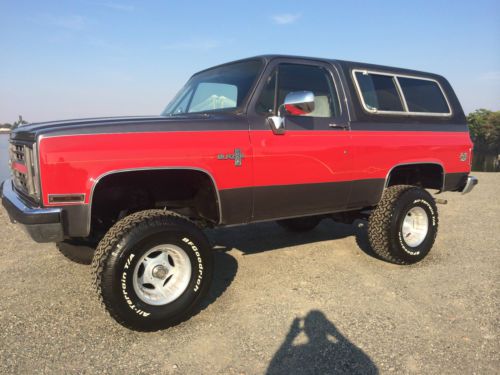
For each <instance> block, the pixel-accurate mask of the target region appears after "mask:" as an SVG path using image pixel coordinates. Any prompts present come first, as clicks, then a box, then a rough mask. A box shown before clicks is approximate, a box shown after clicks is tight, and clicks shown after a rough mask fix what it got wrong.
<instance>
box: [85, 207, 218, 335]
mask: <svg viewBox="0 0 500 375" xmlns="http://www.w3.org/2000/svg"><path fill="white" fill-rule="evenodd" d="M159 244H173V245H175V246H178V247H180V248H181V249H182V250H183V251H184V252H185V253H186V254H187V255H188V257H189V260H190V264H191V276H190V279H189V284H188V286H187V288H186V289H185V290H184V292H183V293H182V294H181V295H180V296H179V297H178V298H177V299H175V300H173V301H172V302H170V303H166V304H163V305H153V304H148V303H146V302H144V301H143V300H142V299H141V298H140V297H139V296H138V295H137V294H136V292H135V291H134V286H133V283H134V277H135V274H134V269H135V267H136V265H137V263H138V262H139V261H140V260H139V259H140V258H141V256H142V255H144V254H145V253H146V252H147V251H148V249H151V248H152V247H154V246H157V245H159ZM212 273H213V255H212V253H211V251H210V245H209V242H208V240H207V238H206V237H205V235H204V234H203V232H202V231H201V230H200V229H198V227H197V226H196V225H195V224H194V223H193V222H191V221H189V220H188V219H186V218H184V217H182V216H179V215H178V214H175V213H173V212H169V211H165V210H146V211H140V212H136V213H133V214H131V215H129V216H127V217H125V218H123V219H121V220H120V221H118V222H117V223H116V224H115V225H113V227H111V229H110V230H109V231H108V232H107V233H106V235H105V236H104V238H103V239H102V240H101V241H100V243H99V245H98V247H97V249H96V252H95V255H94V259H93V261H92V279H93V286H94V288H95V290H96V292H97V294H98V296H99V298H100V300H101V302H102V304H103V306H104V308H105V309H106V310H107V311H108V313H109V314H110V315H111V317H113V318H114V319H115V320H116V321H117V322H118V323H119V324H121V325H123V326H125V327H127V328H130V329H133V330H138V331H154V330H159V329H163V328H167V327H171V326H173V325H176V324H178V323H180V322H182V321H184V320H186V319H187V318H189V317H190V316H191V314H192V313H193V312H194V311H195V310H196V307H197V306H198V305H199V303H200V302H201V300H202V299H203V298H204V296H205V295H206V294H207V292H208V290H209V287H210V283H211V280H212Z"/></svg>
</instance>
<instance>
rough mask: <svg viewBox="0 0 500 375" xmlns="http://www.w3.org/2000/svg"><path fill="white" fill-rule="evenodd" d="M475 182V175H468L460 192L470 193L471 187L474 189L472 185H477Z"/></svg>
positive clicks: (476, 181)
mask: <svg viewBox="0 0 500 375" xmlns="http://www.w3.org/2000/svg"><path fill="white" fill-rule="evenodd" d="M477 183H478V180H477V178H476V177H474V176H468V177H467V182H466V183H465V186H464V188H463V189H462V190H461V191H462V194H467V193H470V192H471V191H472V189H474V186H476V185H477Z"/></svg>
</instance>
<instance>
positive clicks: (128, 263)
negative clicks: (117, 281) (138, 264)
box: [121, 254, 151, 317]
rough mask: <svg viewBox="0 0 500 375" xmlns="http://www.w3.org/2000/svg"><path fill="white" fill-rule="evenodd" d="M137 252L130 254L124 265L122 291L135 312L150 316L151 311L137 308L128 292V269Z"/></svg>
mask: <svg viewBox="0 0 500 375" xmlns="http://www.w3.org/2000/svg"><path fill="white" fill-rule="evenodd" d="M134 257H135V254H130V255H129V257H128V259H127V261H126V262H125V266H124V267H123V273H122V279H121V284H122V293H123V297H124V298H125V301H126V302H127V305H128V307H130V309H132V311H133V312H135V313H136V314H138V315H140V316H143V317H148V316H149V315H151V313H148V312H145V311H142V310H141V309H139V308H137V306H135V305H134V303H133V302H132V300H131V299H130V297H129V296H128V292H127V270H128V269H129V268H130V264H131V263H132V259H134Z"/></svg>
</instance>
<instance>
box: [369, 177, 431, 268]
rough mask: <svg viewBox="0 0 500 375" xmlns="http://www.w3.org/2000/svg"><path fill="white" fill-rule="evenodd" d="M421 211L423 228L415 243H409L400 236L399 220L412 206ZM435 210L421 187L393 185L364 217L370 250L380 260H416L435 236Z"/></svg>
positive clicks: (428, 249)
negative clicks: (424, 219)
mask: <svg viewBox="0 0 500 375" xmlns="http://www.w3.org/2000/svg"><path fill="white" fill-rule="evenodd" d="M414 208H418V209H417V210H414V211H418V212H424V213H425V216H426V218H427V224H428V225H427V231H426V233H425V236H424V237H423V239H422V240H421V241H418V243H419V245H418V246H414V247H412V246H410V245H409V244H408V242H410V241H406V240H405V238H404V236H403V235H404V231H403V223H404V220H405V217H407V215H408V213H410V214H411V212H412V209H414ZM437 229H438V213H437V208H436V204H435V202H434V199H433V198H432V196H431V195H430V194H429V193H428V192H427V191H426V190H424V189H421V188H418V187H415V186H408V185H396V186H391V187H389V188H387V189H386V191H385V192H384V196H383V197H382V200H381V201H380V203H379V205H378V206H377V208H376V209H375V210H374V211H373V212H372V214H371V215H370V218H369V220H368V239H369V241H370V245H371V247H372V249H373V251H374V252H375V253H376V254H377V255H378V256H379V257H381V258H382V259H384V260H387V261H389V262H392V263H397V264H411V263H416V262H418V261H420V260H422V259H423V258H425V256H426V255H427V254H428V253H429V251H430V250H431V248H432V246H433V244H434V241H435V239H436V235H437Z"/></svg>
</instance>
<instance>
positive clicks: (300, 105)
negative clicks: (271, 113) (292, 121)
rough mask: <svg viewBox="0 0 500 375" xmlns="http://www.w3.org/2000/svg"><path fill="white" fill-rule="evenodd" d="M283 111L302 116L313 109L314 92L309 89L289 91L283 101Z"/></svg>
mask: <svg viewBox="0 0 500 375" xmlns="http://www.w3.org/2000/svg"><path fill="white" fill-rule="evenodd" d="M283 107H284V109H285V111H286V112H287V113H289V114H291V115H293V116H303V115H307V114H309V113H311V112H312V111H314V94H313V93H312V92H311V91H292V92H289V93H288V95H287V96H286V97H285V101H284V102H283Z"/></svg>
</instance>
